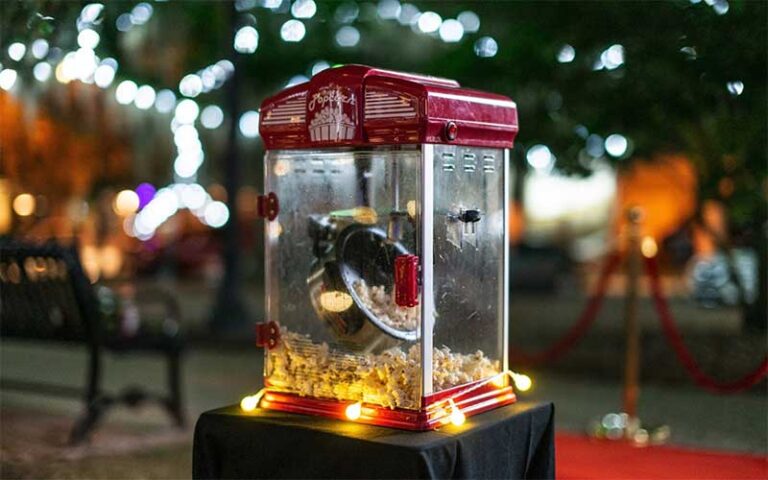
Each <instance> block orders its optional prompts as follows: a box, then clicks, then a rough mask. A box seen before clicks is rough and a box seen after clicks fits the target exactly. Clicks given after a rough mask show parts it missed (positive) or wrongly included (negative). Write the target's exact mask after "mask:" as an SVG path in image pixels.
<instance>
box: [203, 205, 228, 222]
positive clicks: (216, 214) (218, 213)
mask: <svg viewBox="0 0 768 480" xmlns="http://www.w3.org/2000/svg"><path fill="white" fill-rule="evenodd" d="M203 218H204V220H205V223H206V224H207V225H209V226H211V227H213V228H219V227H223V226H224V224H226V223H227V220H229V209H227V206H226V205H225V204H224V203H223V202H218V201H216V202H211V203H209V204H208V205H207V206H206V207H205V212H204V213H203Z"/></svg>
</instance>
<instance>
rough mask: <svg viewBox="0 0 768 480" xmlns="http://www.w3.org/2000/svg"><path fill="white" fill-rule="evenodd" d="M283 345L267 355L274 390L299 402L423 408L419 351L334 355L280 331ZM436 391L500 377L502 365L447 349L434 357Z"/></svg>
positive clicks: (478, 355)
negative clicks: (312, 400)
mask: <svg viewBox="0 0 768 480" xmlns="http://www.w3.org/2000/svg"><path fill="white" fill-rule="evenodd" d="M280 335H281V337H280V342H279V344H278V346H277V347H275V348H274V349H272V350H270V351H269V354H268V361H269V364H268V380H269V384H270V386H271V387H272V388H275V389H277V390H281V391H285V392H291V393H296V394H299V395H301V396H309V397H317V398H329V399H334V400H342V401H360V402H365V403H371V404H378V405H383V406H385V407H389V408H395V407H398V408H407V409H417V408H419V402H420V396H421V392H420V382H419V378H420V376H421V372H420V356H421V354H420V350H419V345H413V346H411V347H410V348H409V349H408V352H407V353H406V352H405V351H403V349H401V348H400V347H394V348H391V349H389V350H386V351H384V352H382V353H379V354H365V355H359V354H350V353H341V352H338V351H334V350H333V349H331V348H330V346H329V345H328V344H327V343H315V342H312V341H311V340H310V338H309V337H308V336H306V335H300V334H298V333H295V332H291V331H289V330H287V329H286V328H285V327H282V328H281V334H280ZM432 365H433V381H434V390H435V391H440V390H444V389H447V388H451V387H455V386H458V385H463V384H465V383H469V382H473V381H477V380H482V379H484V378H488V377H491V376H493V375H496V374H498V373H499V365H498V362H495V361H492V360H490V359H489V358H488V357H486V356H485V354H484V353H483V352H482V351H480V350H478V351H476V352H475V353H472V354H461V353H454V352H451V350H450V349H449V348H448V347H446V346H443V347H441V348H435V349H434V353H433V360H432Z"/></svg>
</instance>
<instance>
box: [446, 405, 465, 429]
mask: <svg viewBox="0 0 768 480" xmlns="http://www.w3.org/2000/svg"><path fill="white" fill-rule="evenodd" d="M449 403H450V405H451V416H450V419H451V423H452V424H454V425H455V426H457V427H460V426H462V425H464V422H466V421H467V416H466V415H464V412H462V411H461V409H460V408H459V407H457V406H456V404H455V403H454V401H453V400H449Z"/></svg>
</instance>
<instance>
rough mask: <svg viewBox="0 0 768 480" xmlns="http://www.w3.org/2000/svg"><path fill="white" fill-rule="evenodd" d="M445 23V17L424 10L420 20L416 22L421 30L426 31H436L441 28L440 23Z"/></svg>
mask: <svg viewBox="0 0 768 480" xmlns="http://www.w3.org/2000/svg"><path fill="white" fill-rule="evenodd" d="M442 23H443V18H442V17H441V16H440V15H438V14H437V13H435V12H424V13H422V14H421V15H419V20H418V22H417V23H416V25H417V26H418V28H419V30H421V31H422V32H424V33H435V32H436V31H438V30H439V29H440V24H442Z"/></svg>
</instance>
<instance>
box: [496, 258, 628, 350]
mask: <svg viewBox="0 0 768 480" xmlns="http://www.w3.org/2000/svg"><path fill="white" fill-rule="evenodd" d="M620 263H621V255H620V254H619V253H618V252H614V253H612V254H611V255H610V256H609V257H608V258H607V259H606V261H605V263H604V264H603V269H602V271H601V272H600V278H599V279H598V281H597V286H596V287H595V291H594V293H593V294H592V296H591V297H590V299H589V301H588V302H587V305H586V306H585V308H584V310H583V311H582V312H581V315H579V317H578V319H577V320H576V323H574V324H573V326H571V327H570V328H569V329H568V331H567V332H565V334H564V335H563V336H562V337H561V338H560V339H559V340H558V341H556V342H555V343H554V344H552V346H550V347H549V348H547V349H546V350H544V351H541V352H537V353H534V354H528V353H525V352H520V351H516V352H513V353H512V354H511V355H510V358H511V360H512V361H513V362H519V363H522V364H525V365H534V364H539V363H545V362H551V361H553V360H556V359H558V358H560V357H562V356H563V355H565V354H566V353H567V352H568V351H569V350H570V349H571V348H572V347H573V346H574V345H575V344H576V343H577V342H578V341H579V340H580V339H581V338H582V337H583V336H584V334H585V333H587V330H589V327H591V326H592V324H593V323H594V321H595V319H596V318H597V313H598V312H599V311H600V307H602V305H603V299H604V298H605V291H606V289H607V287H608V280H609V279H610V277H611V274H612V273H613V272H614V270H616V267H617V266H618V265H619V264H620Z"/></svg>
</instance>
